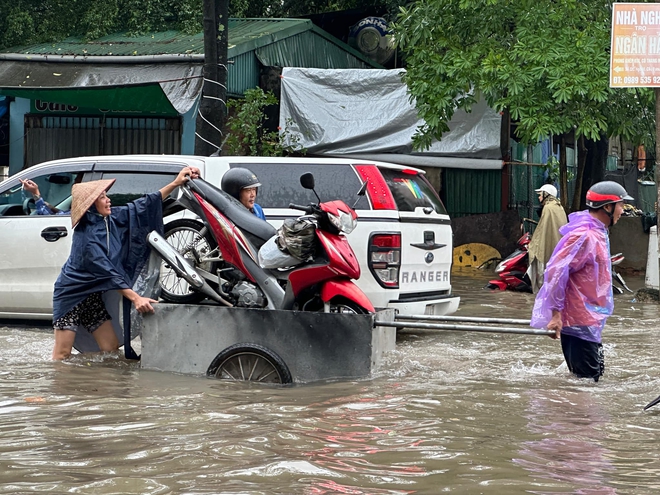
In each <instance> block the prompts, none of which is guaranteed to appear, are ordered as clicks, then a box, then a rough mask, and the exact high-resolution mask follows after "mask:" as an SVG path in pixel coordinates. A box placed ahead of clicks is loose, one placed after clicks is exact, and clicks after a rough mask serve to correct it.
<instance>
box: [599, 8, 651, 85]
mask: <svg viewBox="0 0 660 495" xmlns="http://www.w3.org/2000/svg"><path fill="white" fill-rule="evenodd" d="M610 87H612V88H638V87H647V88H651V87H660V3H614V4H612V42H611V46H610Z"/></svg>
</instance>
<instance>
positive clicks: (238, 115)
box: [223, 88, 305, 156]
mask: <svg viewBox="0 0 660 495" xmlns="http://www.w3.org/2000/svg"><path fill="white" fill-rule="evenodd" d="M276 104H277V98H276V97H275V95H274V94H273V93H272V91H269V92H267V93H264V91H263V90H262V89H261V88H255V89H248V90H247V91H246V92H245V99H242V100H230V101H229V102H228V103H227V107H228V108H229V109H231V108H236V112H235V114H234V115H233V116H231V117H229V118H228V119H227V127H228V128H229V131H230V132H229V135H228V136H227V138H226V140H225V143H224V146H223V152H226V154H229V155H244V156H285V155H290V154H294V153H302V154H304V153H305V150H304V149H302V148H301V147H300V146H299V145H298V141H299V139H298V138H297V137H295V136H292V135H291V134H290V133H289V131H288V127H289V125H290V124H291V122H287V126H286V128H285V129H284V130H280V132H278V131H271V132H268V131H266V130H264V128H263V124H264V122H265V121H266V120H267V117H266V115H265V114H264V108H265V107H267V106H269V105H276ZM288 142H290V143H292V144H286V143H288Z"/></svg>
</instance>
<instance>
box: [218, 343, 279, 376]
mask: <svg viewBox="0 0 660 495" xmlns="http://www.w3.org/2000/svg"><path fill="white" fill-rule="evenodd" d="M206 374H207V375H209V376H215V377H216V378H219V379H221V380H235V381H248V382H260V383H282V384H283V383H291V381H292V380H291V373H290V372H289V368H288V367H287V365H286V364H284V361H282V358H280V357H279V356H278V355H277V354H275V353H274V352H273V351H271V350H270V349H267V348H265V347H263V346H261V345H258V344H245V343H243V344H234V345H232V346H230V347H227V348H226V349H225V350H224V351H222V352H221V353H220V354H218V355H217V356H216V357H215V359H214V360H213V362H212V363H211V366H209V369H208V371H207V372H206Z"/></svg>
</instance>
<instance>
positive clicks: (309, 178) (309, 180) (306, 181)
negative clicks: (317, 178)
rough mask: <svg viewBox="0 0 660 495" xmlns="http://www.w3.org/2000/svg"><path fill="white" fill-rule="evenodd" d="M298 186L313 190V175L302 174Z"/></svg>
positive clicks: (309, 173) (308, 173)
mask: <svg viewBox="0 0 660 495" xmlns="http://www.w3.org/2000/svg"><path fill="white" fill-rule="evenodd" d="M300 185H301V186H303V187H304V188H305V189H314V174H312V173H311V172H307V173H304V174H302V175H301V176H300Z"/></svg>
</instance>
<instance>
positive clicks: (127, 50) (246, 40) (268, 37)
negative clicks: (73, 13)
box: [0, 19, 378, 67]
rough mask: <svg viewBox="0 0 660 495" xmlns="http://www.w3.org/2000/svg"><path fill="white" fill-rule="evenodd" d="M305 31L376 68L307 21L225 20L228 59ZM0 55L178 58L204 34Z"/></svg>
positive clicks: (122, 37)
mask: <svg viewBox="0 0 660 495" xmlns="http://www.w3.org/2000/svg"><path fill="white" fill-rule="evenodd" d="M305 31H312V32H314V33H315V34H318V35H319V36H322V37H323V38H324V39H325V40H327V41H328V42H330V43H332V44H334V45H335V46H337V47H338V48H341V49H342V50H344V51H346V52H348V53H350V54H351V55H353V56H354V57H356V58H358V59H360V60H362V61H363V62H365V63H366V64H367V65H370V66H374V67H376V66H378V65H377V64H374V63H373V62H371V61H370V60H369V59H368V58H366V57H365V56H364V55H362V54H361V53H359V52H358V51H356V50H354V49H353V48H351V47H349V46H348V45H347V44H345V43H343V42H342V41H340V40H338V39H336V38H334V37H332V36H330V35H329V34H327V33H325V32H324V31H323V30H321V29H319V28H317V27H316V26H314V24H313V23H312V21H310V20H309V19H229V49H228V58H230V59H231V58H232V57H236V56H238V55H241V54H243V53H246V52H248V51H252V50H255V49H258V48H261V47H264V46H266V45H270V44H273V43H277V42H279V41H281V40H284V39H287V38H290V37H292V36H295V35H297V34H300V33H303V32H305ZM0 53H20V54H35V55H36V54H38V55H67V56H81V57H84V56H103V55H114V56H132V55H180V54H187V55H192V54H198V55H199V54H203V53H204V35H203V33H198V34H194V35H189V34H183V33H181V32H179V31H165V32H160V33H152V34H147V35H142V36H129V35H127V34H126V33H118V34H111V35H108V36H104V37H102V38H99V39H96V40H91V41H84V40H83V39H82V38H68V39H65V40H63V41H59V42H57V43H42V44H38V45H30V46H17V47H10V48H6V49H5V50H2V51H0Z"/></svg>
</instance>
